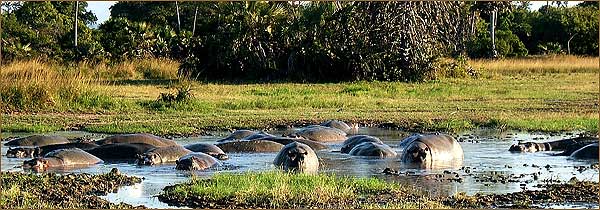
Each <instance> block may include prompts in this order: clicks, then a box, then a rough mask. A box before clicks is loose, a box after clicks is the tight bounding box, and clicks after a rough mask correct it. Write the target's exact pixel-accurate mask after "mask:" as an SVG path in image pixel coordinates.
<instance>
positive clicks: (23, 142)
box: [4, 135, 70, 147]
mask: <svg viewBox="0 0 600 210" xmlns="http://www.w3.org/2000/svg"><path fill="white" fill-rule="evenodd" d="M69 142H70V141H69V139H67V138H65V137H62V136H46V135H32V136H27V137H22V138H18V139H14V140H11V141H9V142H6V143H5V144H4V146H9V147H22V146H36V147H41V146H46V145H52V144H66V143H69Z"/></svg>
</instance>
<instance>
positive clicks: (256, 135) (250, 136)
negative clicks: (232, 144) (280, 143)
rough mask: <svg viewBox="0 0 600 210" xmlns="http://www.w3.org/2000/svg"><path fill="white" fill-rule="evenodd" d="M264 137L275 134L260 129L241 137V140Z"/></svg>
mask: <svg viewBox="0 0 600 210" xmlns="http://www.w3.org/2000/svg"><path fill="white" fill-rule="evenodd" d="M265 137H275V136H274V135H271V134H269V133H267V132H264V131H260V132H257V133H254V134H252V135H249V136H246V137H244V138H242V139H241V140H254V139H262V138H265Z"/></svg>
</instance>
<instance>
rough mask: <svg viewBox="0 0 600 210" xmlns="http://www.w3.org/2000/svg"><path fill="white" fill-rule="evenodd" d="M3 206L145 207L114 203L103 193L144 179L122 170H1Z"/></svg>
mask: <svg viewBox="0 0 600 210" xmlns="http://www.w3.org/2000/svg"><path fill="white" fill-rule="evenodd" d="M0 179H1V180H2V181H1V182H0V184H1V185H2V189H3V190H2V191H0V208H2V209H59V208H60V209H64V208H68V209H116V208H118V209H131V208H143V207H142V206H138V207H135V206H132V205H129V204H126V203H117V204H115V203H110V202H108V201H106V200H104V199H101V198H100V197H98V196H100V195H106V194H107V193H109V192H115V191H116V190H117V189H118V188H119V187H121V186H128V185H133V184H135V183H139V182H141V179H140V178H138V177H129V176H126V175H121V174H120V173H118V171H111V172H110V173H106V174H101V175H90V174H65V175H57V174H53V173H44V174H27V173H16V172H2V173H0Z"/></svg>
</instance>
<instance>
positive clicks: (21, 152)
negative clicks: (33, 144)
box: [6, 147, 39, 158]
mask: <svg viewBox="0 0 600 210" xmlns="http://www.w3.org/2000/svg"><path fill="white" fill-rule="evenodd" d="M38 151H39V148H23V147H17V148H10V149H8V151H6V157H9V158H28V157H31V158H33V157H35V154H38Z"/></svg>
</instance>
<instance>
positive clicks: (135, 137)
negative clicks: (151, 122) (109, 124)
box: [96, 133, 177, 147]
mask: <svg viewBox="0 0 600 210" xmlns="http://www.w3.org/2000/svg"><path fill="white" fill-rule="evenodd" d="M96 143H97V144H98V145H104V144H115V143H144V144H150V145H153V146H155V147H164V146H172V145H177V143H176V142H175V141H173V140H169V139H164V138H161V137H158V136H155V135H152V134H146V133H141V134H120V135H114V136H109V137H106V138H104V139H101V140H98V141H96Z"/></svg>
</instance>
